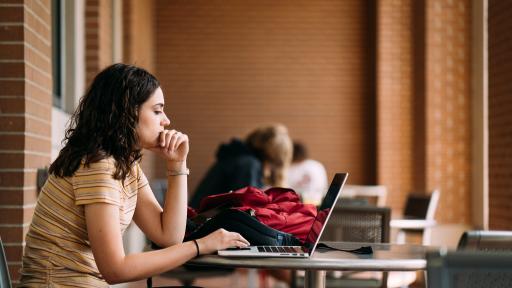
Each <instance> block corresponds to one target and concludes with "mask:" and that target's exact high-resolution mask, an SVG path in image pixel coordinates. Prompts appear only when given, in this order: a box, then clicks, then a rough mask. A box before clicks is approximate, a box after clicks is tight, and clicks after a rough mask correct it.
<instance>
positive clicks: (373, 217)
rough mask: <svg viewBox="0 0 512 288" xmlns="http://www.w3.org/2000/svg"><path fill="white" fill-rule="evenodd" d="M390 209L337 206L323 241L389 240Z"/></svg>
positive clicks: (371, 241)
mask: <svg viewBox="0 0 512 288" xmlns="http://www.w3.org/2000/svg"><path fill="white" fill-rule="evenodd" d="M389 220H390V209H389V208H388V207H374V206H336V207H335V208H334V210H333V211H332V213H331V216H330V218H329V221H328V222H327V226H326V227H325V229H324V232H323V233H322V237H321V240H322V241H344V242H369V243H387V242H389Z"/></svg>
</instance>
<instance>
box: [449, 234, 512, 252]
mask: <svg viewBox="0 0 512 288" xmlns="http://www.w3.org/2000/svg"><path fill="white" fill-rule="evenodd" d="M457 250H476V251H512V231H484V230H473V231H466V232H464V234H462V236H461V238H460V240H459V245H458V246H457Z"/></svg>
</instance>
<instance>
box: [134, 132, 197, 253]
mask: <svg viewBox="0 0 512 288" xmlns="http://www.w3.org/2000/svg"><path fill="white" fill-rule="evenodd" d="M158 145H159V146H158V147H153V148H150V150H152V151H153V152H155V153H157V154H159V155H160V156H161V157H162V158H164V159H166V160H167V170H168V173H167V174H169V176H168V179H167V192H166V194H165V203H164V207H163V209H162V208H161V207H160V205H159V204H158V202H157V201H156V199H155V196H154V195H153V192H152V191H151V188H149V187H148V186H146V187H144V188H142V189H141V190H140V191H139V192H138V196H137V206H136V208H135V214H134V215H133V220H134V221H135V223H137V225H138V226H139V228H140V229H141V230H142V231H144V233H145V234H146V235H147V236H148V237H149V239H151V240H152V241H153V242H155V243H156V244H158V245H159V246H160V247H168V246H171V245H174V244H177V243H181V242H182V241H183V237H184V236H185V227H186V222H187V219H186V218H187V175H185V174H188V170H187V155H188V151H189V140H188V136H187V135H186V134H183V133H181V132H178V131H176V130H164V131H162V132H161V133H160V136H159V140H158Z"/></svg>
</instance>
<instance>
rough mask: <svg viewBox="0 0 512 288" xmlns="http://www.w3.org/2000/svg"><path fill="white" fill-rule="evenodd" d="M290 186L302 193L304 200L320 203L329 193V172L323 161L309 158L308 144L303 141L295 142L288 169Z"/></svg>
mask: <svg viewBox="0 0 512 288" xmlns="http://www.w3.org/2000/svg"><path fill="white" fill-rule="evenodd" d="M288 184H289V186H290V188H292V189H293V190H295V192H297V193H298V194H300V195H301V197H302V201H303V202H304V203H308V204H315V205H319V204H320V201H322V198H323V197H324V195H325V193H327V173H326V172H325V168H324V165H322V163H320V162H318V161H316V160H313V159H309V158H308V151H307V149H306V146H304V144H302V143H301V142H297V141H294V143H293V160H292V165H291V166H290V169H288Z"/></svg>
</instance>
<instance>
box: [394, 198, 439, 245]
mask: <svg viewBox="0 0 512 288" xmlns="http://www.w3.org/2000/svg"><path fill="white" fill-rule="evenodd" d="M439 196H440V192H439V190H437V189H436V190H433V191H432V192H431V193H430V194H428V195H418V194H410V195H409V196H408V197H407V202H406V204H405V209H404V215H403V216H404V218H403V219H393V220H391V222H390V225H391V228H397V229H399V231H398V235H397V237H396V239H397V240H396V242H397V243H400V244H403V243H405V238H406V233H422V244H423V245H429V244H430V238H431V228H432V227H434V226H435V225H436V221H435V214H436V210H437V206H438V205H437V204H438V203H439Z"/></svg>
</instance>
